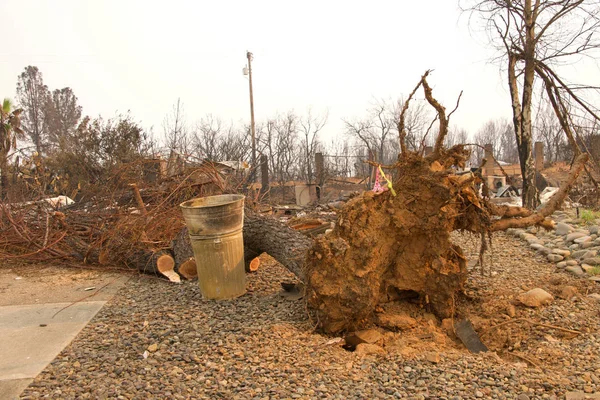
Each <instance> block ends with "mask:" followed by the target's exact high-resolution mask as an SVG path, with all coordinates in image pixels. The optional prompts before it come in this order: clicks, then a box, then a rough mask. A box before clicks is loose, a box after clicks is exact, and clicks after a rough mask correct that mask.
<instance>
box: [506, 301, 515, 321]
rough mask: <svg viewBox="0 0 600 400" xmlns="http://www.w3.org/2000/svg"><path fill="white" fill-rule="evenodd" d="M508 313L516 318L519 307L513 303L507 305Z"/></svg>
mask: <svg viewBox="0 0 600 400" xmlns="http://www.w3.org/2000/svg"><path fill="white" fill-rule="evenodd" d="M506 315H508V316H509V317H511V318H514V317H515V315H517V309H516V308H515V306H513V305H512V304H509V305H507V306H506Z"/></svg>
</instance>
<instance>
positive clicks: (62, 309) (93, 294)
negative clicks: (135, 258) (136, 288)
mask: <svg viewBox="0 0 600 400" xmlns="http://www.w3.org/2000/svg"><path fill="white" fill-rule="evenodd" d="M118 278H120V276H117V277H116V278H115V279H113V280H112V281H110V282H108V283H107V284H105V285H103V286H102V287H101V288H100V289H98V290H96V291H95V292H94V293H92V294H90V295H87V296H84V297H82V298H80V299H79V300H75V301H74V302H72V303H71V304H69V305H67V306H64V307H63V308H61V309H60V310H58V311H57V312H55V313H54V315H53V316H52V319H53V318H54V317H56V316H57V315H58V313H60V312H61V311H64V310H66V309H67V308H69V307H71V306H72V305H74V304H77V303H79V302H81V301H83V300H85V299H89V298H90V297H92V296H95V295H97V294H98V293H100V291H101V290H102V289H104V288H105V287H107V286H108V285H110V284H111V283H113V282H114V281H116V280H117V279H118Z"/></svg>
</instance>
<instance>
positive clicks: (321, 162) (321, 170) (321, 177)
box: [315, 153, 325, 200]
mask: <svg viewBox="0 0 600 400" xmlns="http://www.w3.org/2000/svg"><path fill="white" fill-rule="evenodd" d="M315 169H316V173H317V199H318V200H320V199H321V196H322V194H323V192H322V191H323V185H325V159H324V157H323V153H316V154H315Z"/></svg>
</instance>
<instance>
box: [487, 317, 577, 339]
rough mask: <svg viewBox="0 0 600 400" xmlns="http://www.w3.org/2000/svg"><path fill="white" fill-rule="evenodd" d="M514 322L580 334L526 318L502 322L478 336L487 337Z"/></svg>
mask: <svg viewBox="0 0 600 400" xmlns="http://www.w3.org/2000/svg"><path fill="white" fill-rule="evenodd" d="M514 322H528V323H530V324H532V325H535V326H541V327H544V328H548V329H555V330H557V331H562V332H567V333H572V334H574V335H579V334H580V333H581V332H580V331H576V330H572V329H567V328H562V327H560V326H556V325H550V324H544V323H542V322H535V321H532V320H530V319H528V318H516V319H511V320H509V321H505V322H502V323H500V324H498V325H494V326H492V327H490V328H488V329H486V330H485V331H483V332H481V333H480V334H479V336H481V337H483V336H485V335H487V334H488V333H490V332H491V331H492V330H494V329H496V328H499V327H501V326H504V325H508V324H512V323H514Z"/></svg>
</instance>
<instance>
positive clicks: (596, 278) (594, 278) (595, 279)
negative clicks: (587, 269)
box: [588, 275, 600, 283]
mask: <svg viewBox="0 0 600 400" xmlns="http://www.w3.org/2000/svg"><path fill="white" fill-rule="evenodd" d="M588 280H590V281H593V282H596V283H600V275H594V276H590V277H589V278H588Z"/></svg>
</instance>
